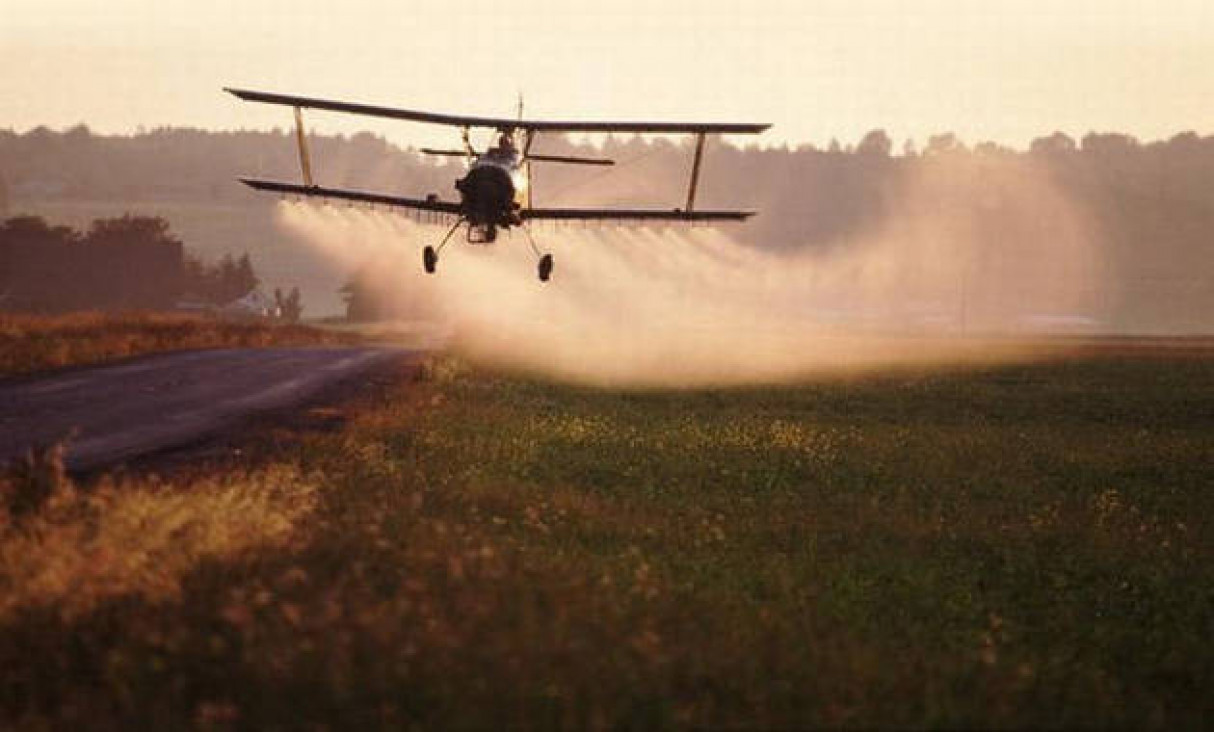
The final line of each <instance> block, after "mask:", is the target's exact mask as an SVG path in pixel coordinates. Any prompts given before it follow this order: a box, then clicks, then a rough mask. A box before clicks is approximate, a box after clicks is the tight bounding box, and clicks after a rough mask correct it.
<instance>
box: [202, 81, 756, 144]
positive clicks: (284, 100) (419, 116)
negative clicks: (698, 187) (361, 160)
mask: <svg viewBox="0 0 1214 732" xmlns="http://www.w3.org/2000/svg"><path fill="white" fill-rule="evenodd" d="M225 91H227V92H229V93H231V94H234V95H236V96H237V97H240V98H241V99H244V100H246V101H250V102H265V103H266V104H282V105H286V106H288V107H301V108H307V109H326V110H330V111H333V112H349V113H350V114H364V115H368V116H371V117H388V118H391V119H407V120H413V121H415V122H432V123H434V124H440V125H452V126H454V127H491V128H493V129H518V130H534V131H537V132H672V133H673V132H695V133H722V134H734V135H742V134H756V133H759V132H762V131H764V130H766V129H767V128H768V127H771V125H769V124H749V123H730V122H585V121H580V120H579V121H553V120H527V119H509V118H505V117H468V116H463V115H454V114H439V113H437V112H419V111H415V110H411V109H394V108H392V107H377V106H374V105H370V104H353V103H351V102H337V101H332V100H329V99H314V98H311V97H296V96H291V95H288V94H274V93H272V92H260V91H251V90H249V89H232V88H227V89H225Z"/></svg>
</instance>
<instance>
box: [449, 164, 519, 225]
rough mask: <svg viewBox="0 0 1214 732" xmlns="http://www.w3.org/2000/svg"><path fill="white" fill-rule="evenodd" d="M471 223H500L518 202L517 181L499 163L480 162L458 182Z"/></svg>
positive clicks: (456, 183)
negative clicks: (512, 179)
mask: <svg viewBox="0 0 1214 732" xmlns="http://www.w3.org/2000/svg"><path fill="white" fill-rule="evenodd" d="M455 188H456V190H458V191H459V193H460V196H461V198H462V201H463V207H464V211H465V212H466V215H467V216H468V219H469V221H470V222H471V223H474V224H496V223H499V222H504V221H506V220H508V219H509V217H510V213H511V207H512V206H513V203H514V182H513V181H511V180H510V174H509V173H507V172H506V171H505V170H503V169H502V168H499V167H497V166H496V165H480V166H477V167H475V168H473V169H472V170H469V171H468V174H467V175H465V176H464V177H463V178H460V179H459V180H457V181H456V182H455Z"/></svg>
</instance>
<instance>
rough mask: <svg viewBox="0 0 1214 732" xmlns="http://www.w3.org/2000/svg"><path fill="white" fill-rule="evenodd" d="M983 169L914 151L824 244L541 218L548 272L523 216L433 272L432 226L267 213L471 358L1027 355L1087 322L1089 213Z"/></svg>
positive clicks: (785, 370)
mask: <svg viewBox="0 0 1214 732" xmlns="http://www.w3.org/2000/svg"><path fill="white" fill-rule="evenodd" d="M979 172H980V175H979ZM979 172H975V171H973V170H968V169H960V168H958V167H957V166H955V165H949V164H947V163H943V162H942V163H940V164H938V165H933V166H924V167H923V172H921V173H920V174H918V175H917V177H916V178H915V179H914V180H910V181H906V182H905V183H904V184H903V185H902V186H900V187H899V189H898V190H897V191H893V192H891V202H890V206H889V207H888V210H889V214H888V215H887V216H886V217H885V219H884V220H883V221H879V222H874V225H873V226H872V227H870V229H869V230H868V231H867V232H865V233H864V234H862V235H860V236H857V237H856V238H855V239H854V240H852V241H848V242H842V243H839V244H837V245H836V246H834V247H832V248H831V249H829V250H828V251H827V252H825V253H821V252H811V253H806V252H805V251H804V250H802V251H801V252H800V253H797V254H779V253H773V252H770V251H758V250H755V249H751V248H747V247H743V246H741V245H739V244H737V243H735V242H734V241H733V240H731V239H730V237H729V235H728V232H727V231H725V230H720V229H711V228H677V227H667V228H661V229H653V228H640V227H636V228H632V227H627V226H625V227H586V228H583V227H580V226H576V225H574V226H568V225H566V226H560V227H555V228H551V229H549V228H546V227H543V226H540V227H538V228H537V229H536V230H535V232H534V233H535V236H536V239H537V240H538V242H539V243H540V246H541V248H542V249H546V250H548V251H550V252H552V253H553V254H554V255H555V259H556V270H555V274H554V276H553V279H552V281H550V282H548V283H541V282H539V281H538V280H537V279H536V277H535V261H534V255H533V254H532V252H531V250H530V247H529V246H528V245H527V242H526V240H525V238H524V237H523V236H522V235H521V234H518V233H516V234H512V235H507V236H503V237H501V238H499V241H498V244H497V245H495V246H491V247H480V246H469V245H465V244H463V243H462V242H459V241H456V242H453V243H452V244H450V245H449V246H448V247H447V248H446V250H444V252H443V258H442V261H441V262H440V264H439V271H438V273H437V274H436V275H426V274H424V273H423V272H422V271H421V264H420V260H421V256H420V251H421V248H422V246H423V245H424V244H426V243H436V242H437V240H438V239H439V238H440V237H441V235H442V229H441V228H440V227H436V226H425V225H420V224H417V223H414V222H413V221H411V220H409V219H407V218H404V217H401V216H397V215H393V214H388V213H375V212H366V211H361V210H356V209H344V208H340V207H323V206H312V205H309V204H282V207H281V209H280V211H281V217H280V218H281V221H282V222H283V224H284V225H285V226H287V227H289V228H291V229H293V230H296V231H297V232H299V233H302V234H303V235H304V237H305V239H306V240H307V241H309V242H310V243H311V244H312V245H313V246H315V247H317V248H318V249H320V250H321V251H323V252H325V253H326V254H327V255H328V256H331V257H332V258H333V259H334V260H336V261H337V262H338V263H340V264H341V265H342V266H344V267H346V268H348V269H351V270H352V269H353V268H355V267H360V266H362V267H366V266H367V265H368V264H370V265H371V269H372V271H373V272H375V278H376V282H375V284H376V285H377V288H376V289H378V290H380V291H381V292H383V293H384V294H385V296H387V297H392V298H394V299H395V300H396V301H397V302H398V303H399V304H400V305H401V307H402V308H403V309H405V310H407V311H409V312H412V313H418V314H420V315H421V316H423V317H426V318H430V319H435V320H438V321H441V322H442V323H444V324H446V325H447V326H448V327H449V330H450V334H451V335H450V340H449V344H448V345H449V347H450V348H452V349H454V350H456V351H457V352H460V353H463V354H465V355H468V356H470V357H473V358H476V359H481V360H488V361H492V362H495V363H499V364H504V365H508V366H511V367H518V368H524V369H529V370H535V371H541V372H544V373H547V374H550V375H553V376H556V377H558V378H563V379H569V380H575V381H581V382H587V383H597V384H630V385H669V386H695V385H705V384H741V383H761V382H772V381H780V380H788V379H796V378H804V377H808V376H813V375H832V374H841V373H852V372H855V371H857V370H872V369H879V368H886V367H898V366H907V365H924V364H944V363H958V362H969V361H974V360H979V361H989V360H993V359H1003V358H1017V357H1023V356H1025V355H1027V354H1028V353H1030V352H1029V351H1028V350H1027V349H1025V348H1022V347H1016V346H1013V345H1011V342H1010V341H1008V340H1006V339H1005V338H1003V336H1006V335H1009V334H1017V335H1026V334H1028V335H1031V334H1034V333H1040V332H1041V331H1043V330H1056V329H1057V328H1059V327H1071V326H1073V325H1075V324H1080V325H1084V324H1091V323H1093V322H1094V320H1093V313H1094V312H1095V311H1094V307H1095V303H1096V301H1097V300H1098V293H1099V290H1100V276H1101V275H1100V266H1099V265H1100V263H1099V262H1098V260H1097V257H1096V250H1095V248H1094V247H1093V236H1092V234H1091V231H1090V227H1089V226H1087V224H1086V222H1085V219H1084V217H1083V215H1082V212H1081V211H1080V210H1079V209H1077V207H1075V206H1074V205H1072V204H1071V203H1069V202H1068V201H1066V200H1065V199H1064V198H1063V197H1062V196H1061V195H1060V194H1059V193H1058V191H1057V190H1056V189H1055V188H1054V187H1053V186H1052V185H1051V184H1050V182H1049V179H1048V176H1046V175H1043V174H1041V173H1039V172H1038V171H1036V170H1034V169H1033V168H1032V167H1031V166H1030V165H1028V164H1025V163H1008V164H1004V165H1002V166H1000V167H999V168H998V169H996V170H993V171H992V170H983V171H979ZM978 180H981V183H980V184H976V183H975V181H978ZM993 335H998V336H1001V337H999V338H990V337H988V336H993ZM979 336H983V337H979Z"/></svg>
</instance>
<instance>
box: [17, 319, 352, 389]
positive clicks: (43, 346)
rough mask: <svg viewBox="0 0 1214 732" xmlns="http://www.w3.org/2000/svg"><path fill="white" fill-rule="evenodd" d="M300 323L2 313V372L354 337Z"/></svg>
mask: <svg viewBox="0 0 1214 732" xmlns="http://www.w3.org/2000/svg"><path fill="white" fill-rule="evenodd" d="M352 340H353V337H352V336H351V335H350V334H338V333H334V332H330V331H326V330H321V329H318V328H311V327H307V326H302V325H288V324H280V323H273V322H263V321H238V320H228V319H222V318H218V317H214V316H206V315H187V314H175V313H172V314H170V313H143V312H133V313H120V314H111V313H98V312H86V313H72V314H68V315H52V316H39V315H21V314H12V313H0V376H11V375H18V374H25V373H30V372H34V371H41V370H45V369H50V368H57V367H62V366H76V365H82V364H94V363H100V362H103V361H108V360H113V359H119V358H126V357H129V356H137V355H143V354H148V353H157V352H162V351H174V350H184V349H194V348H232V347H250V346H289V345H312V344H336V343H349V342H352Z"/></svg>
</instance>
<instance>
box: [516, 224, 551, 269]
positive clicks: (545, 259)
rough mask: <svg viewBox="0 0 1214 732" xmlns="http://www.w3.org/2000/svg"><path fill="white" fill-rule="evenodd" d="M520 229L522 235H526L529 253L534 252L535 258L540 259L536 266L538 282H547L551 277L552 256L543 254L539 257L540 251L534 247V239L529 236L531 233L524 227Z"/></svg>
mask: <svg viewBox="0 0 1214 732" xmlns="http://www.w3.org/2000/svg"><path fill="white" fill-rule="evenodd" d="M521 228H522V229H523V233H524V234H526V235H527V243H528V244H530V245H531V251H533V252H535V256H537V257H539V258H540V261H539V264H538V265H537V266H536V270H537V271H538V273H539V276H540V282H547V281H548V278H549V277H551V276H552V255H551V254H545V255H543V256H541V255H540V249H539V247H537V246H536V245H535V239H534V238H532V236H531V231H530V230H529V229H528V228H527V227H526V226H523V227H521Z"/></svg>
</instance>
